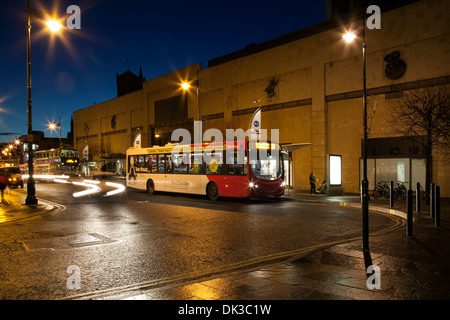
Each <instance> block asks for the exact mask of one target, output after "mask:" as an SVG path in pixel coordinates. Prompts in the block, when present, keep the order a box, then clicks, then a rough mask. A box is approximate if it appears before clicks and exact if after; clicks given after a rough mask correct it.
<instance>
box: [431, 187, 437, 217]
mask: <svg viewBox="0 0 450 320" xmlns="http://www.w3.org/2000/svg"><path fill="white" fill-rule="evenodd" d="M435 188H436V185H435V184H434V183H432V184H431V190H430V217H431V218H434V211H435V203H434V200H435V194H434V193H435V191H436V190H435Z"/></svg>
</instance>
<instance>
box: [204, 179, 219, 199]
mask: <svg viewBox="0 0 450 320" xmlns="http://www.w3.org/2000/svg"><path fill="white" fill-rule="evenodd" d="M206 194H207V195H208V197H209V199H211V200H217V198H219V188H218V187H217V184H216V183H215V182H210V183H209V184H208V186H207V187H206Z"/></svg>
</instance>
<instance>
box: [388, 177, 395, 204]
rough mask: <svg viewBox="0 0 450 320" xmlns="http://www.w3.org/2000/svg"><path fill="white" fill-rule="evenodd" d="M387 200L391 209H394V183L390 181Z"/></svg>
mask: <svg viewBox="0 0 450 320" xmlns="http://www.w3.org/2000/svg"><path fill="white" fill-rule="evenodd" d="M389 199H390V206H391V208H393V207H394V181H392V180H391V188H390V190H389Z"/></svg>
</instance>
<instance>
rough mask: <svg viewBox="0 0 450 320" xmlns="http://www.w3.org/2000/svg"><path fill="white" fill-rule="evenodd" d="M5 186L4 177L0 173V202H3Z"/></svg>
mask: <svg viewBox="0 0 450 320" xmlns="http://www.w3.org/2000/svg"><path fill="white" fill-rule="evenodd" d="M5 188H6V177H5V176H4V175H3V174H0V191H1V193H2V202H4V198H3V196H4V193H5Z"/></svg>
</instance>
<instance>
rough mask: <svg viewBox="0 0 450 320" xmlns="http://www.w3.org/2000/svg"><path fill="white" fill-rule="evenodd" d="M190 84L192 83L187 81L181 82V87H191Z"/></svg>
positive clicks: (185, 88)
mask: <svg viewBox="0 0 450 320" xmlns="http://www.w3.org/2000/svg"><path fill="white" fill-rule="evenodd" d="M190 86H191V85H190V84H189V83H187V82H183V83H182V84H181V87H182V88H183V89H184V90H187V89H189V87H190Z"/></svg>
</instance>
